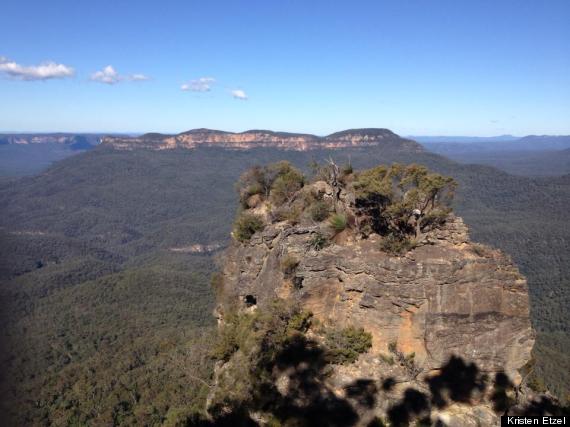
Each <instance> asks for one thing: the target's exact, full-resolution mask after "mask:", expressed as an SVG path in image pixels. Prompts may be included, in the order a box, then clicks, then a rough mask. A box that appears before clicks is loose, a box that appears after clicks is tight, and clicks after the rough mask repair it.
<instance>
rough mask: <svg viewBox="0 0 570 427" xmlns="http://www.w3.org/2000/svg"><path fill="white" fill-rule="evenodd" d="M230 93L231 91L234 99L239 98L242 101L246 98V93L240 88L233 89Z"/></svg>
mask: <svg viewBox="0 0 570 427" xmlns="http://www.w3.org/2000/svg"><path fill="white" fill-rule="evenodd" d="M231 93H232V96H233V97H234V98H236V99H241V100H243V101H245V100H246V99H247V95H246V93H245V92H244V91H243V90H241V89H234V90H232V92H231Z"/></svg>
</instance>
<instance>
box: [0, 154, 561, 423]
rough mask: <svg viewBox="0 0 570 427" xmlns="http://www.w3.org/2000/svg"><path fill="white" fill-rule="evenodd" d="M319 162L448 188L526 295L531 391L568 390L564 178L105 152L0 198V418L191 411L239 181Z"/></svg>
mask: <svg viewBox="0 0 570 427" xmlns="http://www.w3.org/2000/svg"><path fill="white" fill-rule="evenodd" d="M329 156H332V157H334V159H336V161H337V162H339V163H346V162H350V163H351V164H353V165H354V166H355V167H358V168H364V167H371V166H375V165H377V164H390V163H393V162H400V163H406V164H407V163H419V164H423V165H426V166H428V167H429V168H430V169H432V170H435V171H437V172H439V173H443V174H446V175H449V176H452V177H454V178H455V179H456V180H457V182H458V184H459V187H458V190H457V197H456V202H455V204H456V206H455V210H456V212H457V213H458V214H459V215H461V216H462V217H463V218H464V219H465V221H466V223H467V224H468V225H469V227H470V230H471V234H472V238H473V240H475V241H481V242H484V243H488V244H490V245H492V246H495V247H497V248H500V249H502V250H504V251H505V252H506V253H508V254H510V255H511V256H512V257H513V259H514V261H515V262H516V263H517V265H518V266H519V268H520V270H521V272H522V273H523V274H525V275H526V276H527V278H528V281H529V289H530V293H531V306H532V318H533V323H534V327H535V329H536V330H537V333H538V336H537V344H536V347H535V351H534V353H535V368H534V369H535V374H536V378H537V380H536V381H537V382H538V383H539V386H540V387H545V388H548V389H549V390H550V391H552V392H553V393H555V394H557V395H558V396H559V397H560V398H561V399H563V400H564V399H567V395H568V392H569V389H568V384H570V376H569V374H568V372H570V361H569V358H568V356H567V354H568V352H569V351H570V338H569V331H568V327H569V326H568V325H570V314H569V313H568V310H567V307H568V306H569V305H570V283H569V282H570V265H569V263H568V262H567V256H568V253H570V247H569V245H570V243H569V242H570V228H569V227H568V226H567V212H568V211H569V210H570V175H564V176H558V177H542V178H529V177H523V176H512V175H509V174H507V173H504V172H500V171H498V170H496V169H494V168H491V167H487V166H477V165H460V164H458V163H455V162H453V161H451V160H448V159H446V158H444V157H441V156H439V155H436V154H432V153H428V152H426V151H423V150H408V149H403V148H402V147H401V146H399V145H398V144H387V145H379V146H374V147H364V148H350V149H342V150H333V151H330V150H314V151H307V152H299V151H283V150H277V149H271V148H264V149H252V150H244V151H239V150H227V149H219V148H206V147H202V148H197V149H194V150H170V151H168V150H167V151H151V150H133V151H117V150H113V149H110V148H108V147H104V146H99V147H97V148H95V149H93V150H91V151H89V152H86V153H83V154H79V155H76V156H73V157H70V158H67V159H64V160H62V161H60V162H58V163H56V164H54V165H53V166H52V167H50V168H49V169H47V170H46V171H45V172H43V173H41V174H39V175H37V176H33V177H25V178H21V179H19V180H16V181H13V180H10V181H6V182H3V183H1V187H0V206H2V215H1V222H0V227H1V228H0V236H1V239H2V240H1V241H2V244H1V247H0V251H1V256H0V280H1V281H2V284H1V286H0V304H1V307H2V310H1V314H0V315H1V321H2V336H1V337H0V339H1V341H2V342H1V343H2V347H3V348H4V349H5V351H4V352H3V353H2V360H1V361H0V363H1V366H2V377H1V392H2V395H3V399H2V403H3V408H2V411H3V413H5V414H7V415H9V416H11V417H12V419H13V420H15V422H16V423H17V424H16V425H26V424H34V423H36V424H42V423H44V424H45V423H48V422H50V423H53V424H56V425H83V424H85V423H87V422H89V421H91V420H98V422H101V423H103V424H107V425H108V424H111V425H112V424H122V423H124V424H142V423H148V424H153V423H165V424H166V425H169V423H170V425H175V423H176V422H177V420H179V419H181V417H184V416H185V415H186V414H188V413H191V412H192V410H193V408H195V407H199V406H200V405H202V403H203V401H204V399H205V396H206V393H207V389H208V380H209V378H210V375H211V370H212V360H211V357H210V355H209V344H210V342H211V338H212V336H213V334H214V330H215V321H214V318H213V316H212V309H213V302H214V297H213V292H212V290H211V288H210V278H211V275H212V273H214V272H215V271H216V269H217V267H216V258H217V254H218V253H219V251H220V249H221V248H223V247H224V245H225V244H226V243H227V241H228V239H229V232H230V229H231V224H232V222H233V219H234V217H235V206H236V205H237V203H236V202H237V194H236V192H235V187H234V184H235V182H236V180H237V178H238V177H239V175H240V174H241V173H242V172H243V171H244V170H246V169H247V168H248V167H250V166H253V165H255V164H266V163H269V162H273V161H277V160H288V161H290V162H292V163H293V164H294V165H296V166H297V167H299V168H301V169H303V170H305V171H308V170H309V164H310V163H311V162H312V161H315V160H316V161H322V160H324V159H326V158H328V157H329Z"/></svg>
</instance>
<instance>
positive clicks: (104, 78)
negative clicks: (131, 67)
mask: <svg viewBox="0 0 570 427" xmlns="http://www.w3.org/2000/svg"><path fill="white" fill-rule="evenodd" d="M146 80H150V77H148V76H146V75H144V74H128V75H121V74H119V73H118V72H117V70H115V68H113V66H112V65H107V66H106V67H105V68H103V69H102V70H100V71H96V72H94V73H93V74H91V81H94V82H98V83H105V84H108V85H114V84H116V83H120V82H123V81H132V82H142V81H146Z"/></svg>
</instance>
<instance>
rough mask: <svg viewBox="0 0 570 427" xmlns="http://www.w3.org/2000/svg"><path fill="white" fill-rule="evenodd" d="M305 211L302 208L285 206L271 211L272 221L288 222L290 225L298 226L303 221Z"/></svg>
mask: <svg viewBox="0 0 570 427" xmlns="http://www.w3.org/2000/svg"><path fill="white" fill-rule="evenodd" d="M302 213H303V209H302V207H301V206H295V205H294V206H290V205H283V206H279V207H277V208H275V209H273V210H272V211H271V218H272V221H278V222H279V221H288V222H289V223H290V224H292V225H295V224H298V223H299V221H300V219H301V214H302Z"/></svg>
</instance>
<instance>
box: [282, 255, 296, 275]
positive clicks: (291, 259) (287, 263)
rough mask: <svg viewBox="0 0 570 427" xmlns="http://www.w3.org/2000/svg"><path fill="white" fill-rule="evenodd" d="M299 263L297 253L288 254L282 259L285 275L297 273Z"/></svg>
mask: <svg viewBox="0 0 570 427" xmlns="http://www.w3.org/2000/svg"><path fill="white" fill-rule="evenodd" d="M298 265H299V259H298V258H297V257H296V256H295V255H286V256H285V258H283V259H282V260H281V271H282V272H283V274H284V275H285V277H291V276H293V275H294V274H295V271H296V270H297V266H298Z"/></svg>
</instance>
